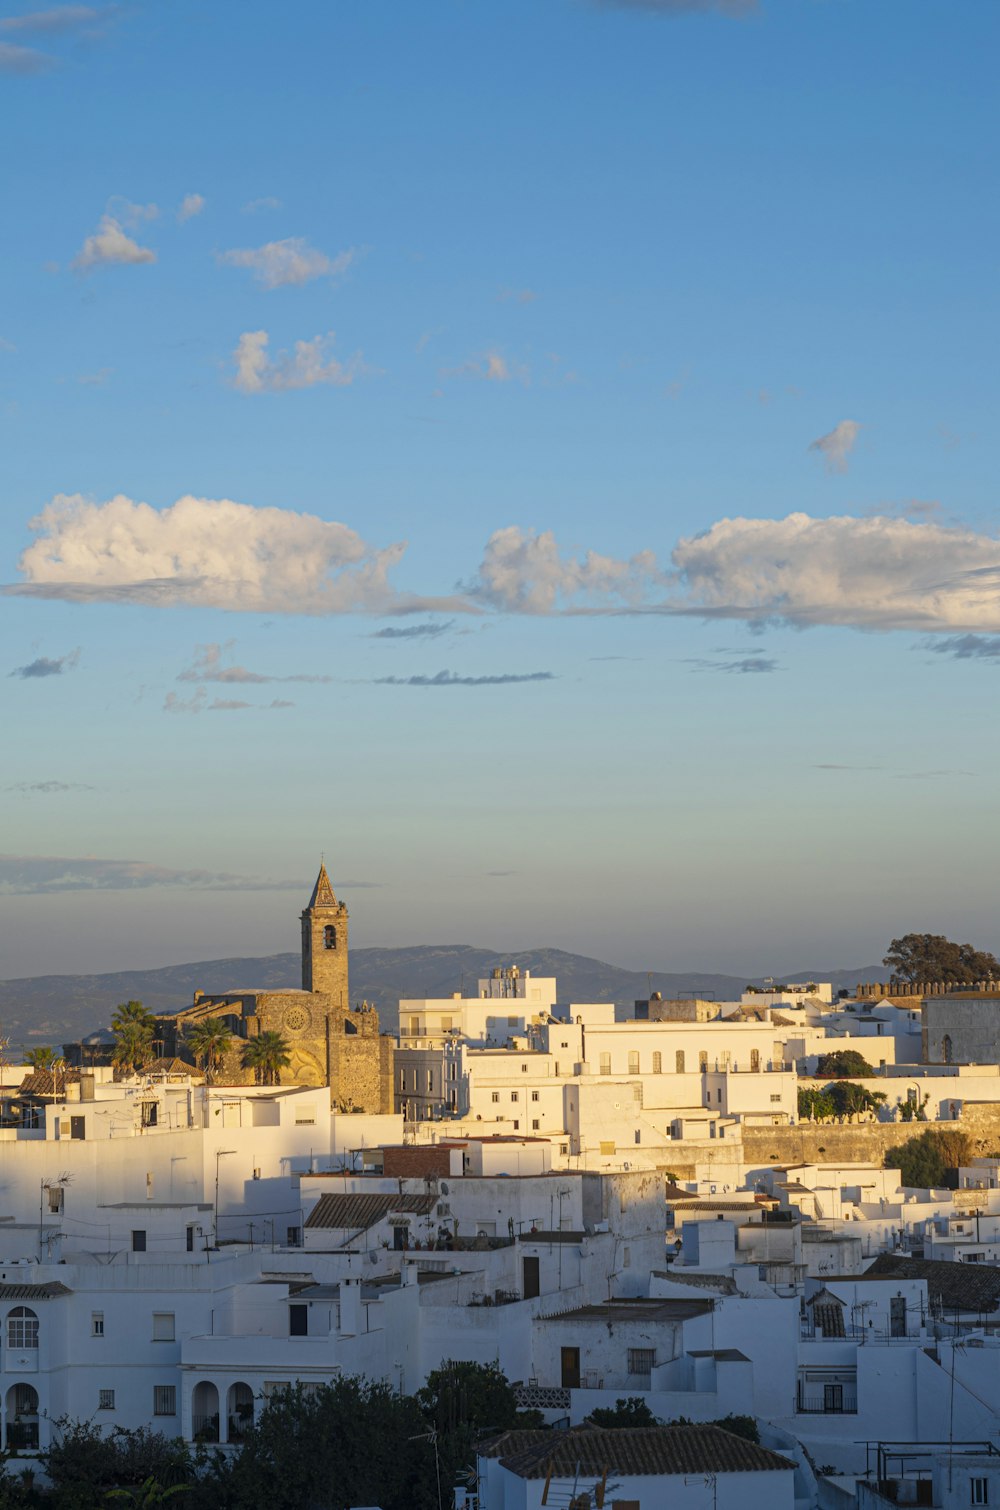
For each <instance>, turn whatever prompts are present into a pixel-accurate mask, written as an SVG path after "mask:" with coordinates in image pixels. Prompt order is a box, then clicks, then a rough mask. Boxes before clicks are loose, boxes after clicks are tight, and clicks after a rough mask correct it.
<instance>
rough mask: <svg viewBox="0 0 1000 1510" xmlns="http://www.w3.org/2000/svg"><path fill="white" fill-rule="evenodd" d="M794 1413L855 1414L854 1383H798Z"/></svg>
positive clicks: (821, 1414)
mask: <svg viewBox="0 0 1000 1510" xmlns="http://www.w3.org/2000/svg"><path fill="white" fill-rule="evenodd" d="M795 1409H796V1413H797V1414H798V1415H800V1416H856V1415H857V1413H858V1387H857V1385H856V1384H820V1385H813V1386H812V1387H807V1386H803V1385H801V1384H800V1385H799V1396H798V1401H797V1403H796V1407H795Z"/></svg>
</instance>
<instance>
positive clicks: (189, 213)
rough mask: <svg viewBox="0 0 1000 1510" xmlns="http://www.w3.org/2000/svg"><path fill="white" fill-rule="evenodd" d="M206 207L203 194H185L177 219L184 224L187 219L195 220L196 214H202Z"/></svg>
mask: <svg viewBox="0 0 1000 1510" xmlns="http://www.w3.org/2000/svg"><path fill="white" fill-rule="evenodd" d="M204 208H205V197H204V195H203V194H185V195H184V198H183V199H182V200H181V203H180V208H179V209H178V211H177V219H178V220H179V221H180V222H181V224H182V225H183V223H184V221H185V220H193V219H194V217H195V216H196V215H200V214H201V212H202V210H203V209H204Z"/></svg>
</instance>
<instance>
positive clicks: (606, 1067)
mask: <svg viewBox="0 0 1000 1510" xmlns="http://www.w3.org/2000/svg"><path fill="white" fill-rule="evenodd" d="M600 1070H601V1074H602V1075H610V1074H611V1055H610V1054H602V1055H601V1062H600Z"/></svg>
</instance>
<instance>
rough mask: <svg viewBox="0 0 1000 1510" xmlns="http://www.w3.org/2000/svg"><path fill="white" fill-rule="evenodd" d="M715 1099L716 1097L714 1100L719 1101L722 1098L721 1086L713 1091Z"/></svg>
mask: <svg viewBox="0 0 1000 1510" xmlns="http://www.w3.org/2000/svg"><path fill="white" fill-rule="evenodd" d="M715 1099H716V1101H721V1100H722V1087H721V1086H720V1087H719V1089H718V1090H717V1091H716V1093H715Z"/></svg>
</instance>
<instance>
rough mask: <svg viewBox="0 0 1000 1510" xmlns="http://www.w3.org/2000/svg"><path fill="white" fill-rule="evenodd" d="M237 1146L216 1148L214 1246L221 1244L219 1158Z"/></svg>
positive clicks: (224, 1156)
mask: <svg viewBox="0 0 1000 1510" xmlns="http://www.w3.org/2000/svg"><path fill="white" fill-rule="evenodd" d="M235 1152H236V1149H235V1148H217V1149H216V1150H215V1205H214V1207H213V1209H212V1246H213V1248H217V1247H218V1246H219V1160H220V1159H224V1158H226V1157H227V1155H229V1154H231V1153H235Z"/></svg>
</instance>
